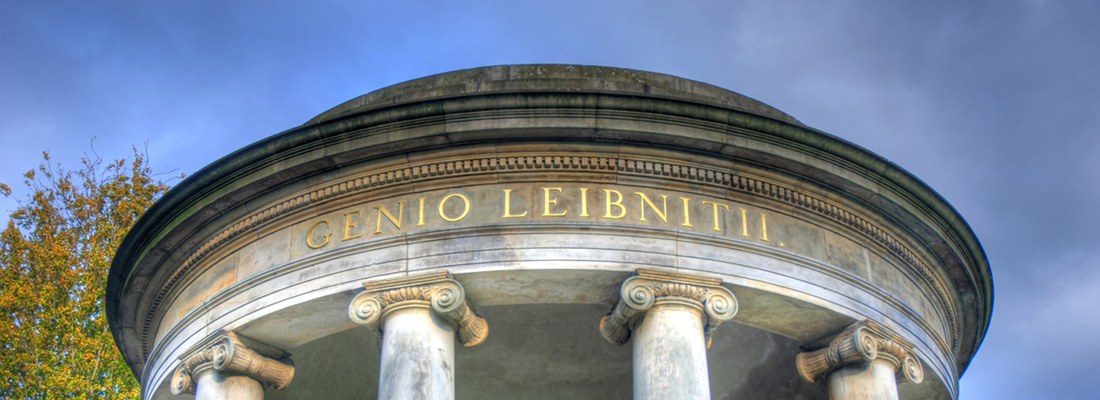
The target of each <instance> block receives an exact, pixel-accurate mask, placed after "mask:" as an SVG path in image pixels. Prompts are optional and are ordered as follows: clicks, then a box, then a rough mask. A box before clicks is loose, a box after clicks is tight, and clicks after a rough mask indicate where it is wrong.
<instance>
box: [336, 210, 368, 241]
mask: <svg viewBox="0 0 1100 400" xmlns="http://www.w3.org/2000/svg"><path fill="white" fill-rule="evenodd" d="M352 214H358V215H360V216H361V215H363V214H360V213H359V211H358V210H356V211H352V212H349V213H347V214H344V238H343V239H341V240H340V241H341V242H343V241H345V240H351V239H357V238H361V237H363V233H364V232H359V234H358V235H355V236H351V230H352V228H356V225H357V224H358V222H352V221H351V215H352Z"/></svg>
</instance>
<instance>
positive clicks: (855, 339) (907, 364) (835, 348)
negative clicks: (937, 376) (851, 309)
mask: <svg viewBox="0 0 1100 400" xmlns="http://www.w3.org/2000/svg"><path fill="white" fill-rule="evenodd" d="M912 349H913V345H912V344H911V343H909V342H908V341H906V340H905V339H903V338H901V337H900V336H898V335H896V334H894V333H893V332H890V331H889V330H887V329H886V328H884V327H882V326H881V325H879V324H877V323H874V322H872V321H870V320H863V321H860V322H857V323H855V324H852V325H850V326H848V328H846V329H845V330H844V331H843V332H841V333H840V334H839V335H837V337H836V338H834V339H833V340H832V341H831V342H829V345H828V346H826V347H824V348H821V349H817V350H813V351H806V352H802V353H799V354H798V356H797V358H796V363H797V366H798V373H799V374H800V375H802V378H803V379H806V381H808V382H811V383H812V382H815V381H817V380H818V379H820V378H821V377H823V376H825V375H826V374H828V373H830V372H832V371H835V370H837V369H840V368H842V367H845V366H848V365H852V364H856V363H861V362H870V361H872V360H876V359H878V360H885V361H888V362H890V363H891V364H893V365H894V370H895V373H896V379H897V381H898V383H901V382H913V383H921V382H923V381H924V367H923V366H922V365H921V363H920V360H919V359H917V357H916V356H915V355H913V354H912V353H911V351H912Z"/></svg>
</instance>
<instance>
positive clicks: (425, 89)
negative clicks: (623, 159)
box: [306, 64, 800, 125]
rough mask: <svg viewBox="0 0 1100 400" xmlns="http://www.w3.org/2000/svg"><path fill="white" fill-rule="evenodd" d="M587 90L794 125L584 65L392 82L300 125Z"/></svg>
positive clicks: (736, 99)
mask: <svg viewBox="0 0 1100 400" xmlns="http://www.w3.org/2000/svg"><path fill="white" fill-rule="evenodd" d="M531 92H589V93H614V94H623V95H639V96H646V97H658V98H661V97H663V98H670V99H676V100H681V101H691V102H697V103H706V104H711V105H718V106H722V107H729V108H732V109H735V110H738V111H744V112H748V113H753V114H756V115H760V116H764V117H768V118H772V119H776V120H779V121H783V122H787V123H792V124H799V125H800V123H799V122H798V121H797V120H795V119H794V118H792V117H791V116H789V115H787V114H784V113H783V112H782V111H779V110H776V109H775V108H772V107H771V106H768V105H767V104H764V103H761V102H759V101H756V100H753V99H750V98H748V97H745V96H743V95H741V94H738V93H735V92H732V91H729V90H726V89H722V88H720V87H717V86H714V85H708V84H705V83H702V82H696V81H692V80H688V79H684V78H680V77H676V76H672V75H664V74H658V73H653V72H645V71H637V70H632V69H623V68H611V67H597V66H587V65H562V64H531V65H498V66H493V67H482V68H473V69H464V70H459V71H453V72H446V73H442V74H438V75H432V76H428V77H424V78H420V79H414V80H411V81H408V82H402V83H398V84H396V85H393V86H387V87H385V88H382V89H378V90H375V91H373V92H370V93H368V94H365V95H362V96H359V97H356V98H354V99H351V100H348V101H346V102H344V103H343V104H340V105H338V106H336V107H333V108H332V109H330V110H328V111H325V112H324V113H321V115H318V116H316V117H314V118H313V119H311V120H309V122H307V123H306V124H312V123H319V122H323V121H327V120H330V119H334V118H338V117H341V116H345V115H351V114H356V113H361V112H365V111H368V110H372V109H377V108H381V107H386V106H391V105H395V104H401V103H411V102H416V101H422V100H427V99H438V98H450V97H468V96H473V95H478V94H490V93H531Z"/></svg>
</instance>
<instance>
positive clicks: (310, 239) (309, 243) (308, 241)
mask: <svg viewBox="0 0 1100 400" xmlns="http://www.w3.org/2000/svg"><path fill="white" fill-rule="evenodd" d="M321 224H325V228H328V226H329V224H328V220H324V219H322V220H320V221H317V222H315V223H313V226H310V227H309V231H308V232H306V245H307V246H309V248H311V249H319V248H321V247H322V246H324V245H326V244H328V237H329V236H332V233H331V232H329V233H326V234H325V235H324V236H322V237H323V238H325V241H324V242H321V244H313V230H314V229H317V225H321Z"/></svg>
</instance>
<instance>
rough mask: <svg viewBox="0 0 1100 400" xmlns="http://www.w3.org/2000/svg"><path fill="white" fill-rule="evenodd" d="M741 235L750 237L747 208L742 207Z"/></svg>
mask: <svg viewBox="0 0 1100 400" xmlns="http://www.w3.org/2000/svg"><path fill="white" fill-rule="evenodd" d="M741 236H744V237H749V217H748V215H747V214H746V212H745V209H744V208H742V209H741Z"/></svg>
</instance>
